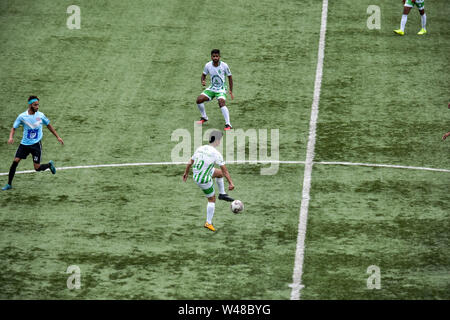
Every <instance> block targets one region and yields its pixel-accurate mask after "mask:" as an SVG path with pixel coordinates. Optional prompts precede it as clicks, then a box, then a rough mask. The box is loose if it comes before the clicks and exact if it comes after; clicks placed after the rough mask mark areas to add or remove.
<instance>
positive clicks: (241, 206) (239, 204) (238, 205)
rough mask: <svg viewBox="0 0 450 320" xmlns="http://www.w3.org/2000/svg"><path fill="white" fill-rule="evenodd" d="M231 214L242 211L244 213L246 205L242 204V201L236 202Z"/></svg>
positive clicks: (232, 205) (232, 206)
mask: <svg viewBox="0 0 450 320" xmlns="http://www.w3.org/2000/svg"><path fill="white" fill-rule="evenodd" d="M230 208H231V212H233V213H241V212H242V211H244V204H243V203H242V201H241V200H234V201H233V202H232V203H231V205H230Z"/></svg>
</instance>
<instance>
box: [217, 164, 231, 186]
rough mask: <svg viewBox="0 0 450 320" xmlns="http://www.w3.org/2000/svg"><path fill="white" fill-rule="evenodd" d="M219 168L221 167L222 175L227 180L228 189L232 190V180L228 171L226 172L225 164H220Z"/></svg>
mask: <svg viewBox="0 0 450 320" xmlns="http://www.w3.org/2000/svg"><path fill="white" fill-rule="evenodd" d="M220 169H222V173H223V176H224V177H225V178H226V179H227V181H228V190H230V191H231V190H233V189H234V184H233V181H232V180H231V177H230V173H229V172H228V169H227V167H226V166H225V165H222V166H220Z"/></svg>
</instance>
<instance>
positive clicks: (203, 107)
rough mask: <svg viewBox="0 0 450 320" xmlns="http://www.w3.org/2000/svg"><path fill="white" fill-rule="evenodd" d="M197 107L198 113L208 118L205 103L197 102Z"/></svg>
mask: <svg viewBox="0 0 450 320" xmlns="http://www.w3.org/2000/svg"><path fill="white" fill-rule="evenodd" d="M197 107H198V110H200V114H201V115H202V117H203V118H205V119H208V116H207V115H206V110H205V104H204V103H198V104H197Z"/></svg>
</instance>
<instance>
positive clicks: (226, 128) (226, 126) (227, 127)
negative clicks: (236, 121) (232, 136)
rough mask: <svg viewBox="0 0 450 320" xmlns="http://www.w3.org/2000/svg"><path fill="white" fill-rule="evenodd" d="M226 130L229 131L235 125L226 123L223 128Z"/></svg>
mask: <svg viewBox="0 0 450 320" xmlns="http://www.w3.org/2000/svg"><path fill="white" fill-rule="evenodd" d="M223 129H224V130H225V131H228V130H231V129H233V127H232V126H230V125H229V124H226V125H225V128H223Z"/></svg>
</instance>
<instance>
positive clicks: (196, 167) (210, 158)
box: [191, 145, 225, 183]
mask: <svg viewBox="0 0 450 320" xmlns="http://www.w3.org/2000/svg"><path fill="white" fill-rule="evenodd" d="M191 159H192V160H193V161H194V164H193V166H192V170H193V171H194V176H193V178H194V181H195V182H197V183H208V182H210V181H211V180H212V174H213V169H214V164H217V165H218V166H223V165H224V164H225V161H223V157H222V155H221V154H220V152H219V151H217V149H216V148H214V147H212V146H210V145H204V146H201V147H200V148H198V149H197V150H196V151H195V152H194V155H193V156H192V158H191Z"/></svg>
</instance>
